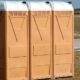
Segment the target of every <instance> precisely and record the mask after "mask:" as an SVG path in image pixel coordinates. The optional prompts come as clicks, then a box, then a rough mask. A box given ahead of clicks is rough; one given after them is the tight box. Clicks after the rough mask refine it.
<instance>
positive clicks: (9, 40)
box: [0, 11, 74, 80]
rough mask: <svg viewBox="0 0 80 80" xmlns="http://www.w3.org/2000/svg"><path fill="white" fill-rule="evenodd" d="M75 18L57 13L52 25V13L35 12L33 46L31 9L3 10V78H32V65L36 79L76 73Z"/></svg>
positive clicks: (0, 23) (0, 68)
mask: <svg viewBox="0 0 80 80" xmlns="http://www.w3.org/2000/svg"><path fill="white" fill-rule="evenodd" d="M43 14H45V15H43ZM73 17H74V13H73V12H68V11H67V12H64V11H62V12H61V11H59V12H57V11H56V12H53V26H52V15H51V12H46V11H45V12H42V11H40V12H37V11H36V12H35V11H34V12H31V22H30V23H31V28H30V32H31V38H30V39H31V40H30V41H31V49H29V34H28V33H29V21H28V12H17V11H16V12H6V13H5V12H1V13H0V35H1V37H0V74H1V75H0V80H5V78H6V77H7V80H29V79H28V77H29V73H30V72H29V68H30V69H31V74H30V76H31V78H32V79H42V78H49V77H50V78H51V77H52V76H53V77H67V76H74V52H73V34H74V32H73V31H74V29H73ZM52 29H53V34H52ZM52 35H53V47H52ZM52 48H53V50H52ZM29 50H31V56H29ZM52 51H54V52H53V53H52ZM52 55H53V56H52ZM29 58H30V59H31V66H29V64H30V63H29ZM52 58H53V59H52ZM6 73H7V74H6ZM4 76H6V77H4Z"/></svg>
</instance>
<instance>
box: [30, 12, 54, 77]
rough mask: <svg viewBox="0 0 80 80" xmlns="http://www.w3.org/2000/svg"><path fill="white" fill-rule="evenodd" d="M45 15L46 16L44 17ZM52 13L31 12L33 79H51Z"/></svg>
mask: <svg viewBox="0 0 80 80" xmlns="http://www.w3.org/2000/svg"><path fill="white" fill-rule="evenodd" d="M44 14H45V15H44ZM51 32H52V31H51V12H49V11H45V12H44V11H43V12H42V11H40V12H39V11H32V12H31V77H32V79H40V78H49V77H51V74H50V73H51V72H50V69H51V53H52V51H51V45H52V43H51V41H52V37H51V35H52V34H51Z"/></svg>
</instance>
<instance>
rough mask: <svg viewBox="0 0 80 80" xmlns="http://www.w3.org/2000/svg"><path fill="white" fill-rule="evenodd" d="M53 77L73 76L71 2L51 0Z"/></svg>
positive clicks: (72, 11) (72, 15)
mask: <svg viewBox="0 0 80 80" xmlns="http://www.w3.org/2000/svg"><path fill="white" fill-rule="evenodd" d="M50 4H51V7H52V10H53V12H52V14H53V22H52V23H53V41H52V42H53V58H52V59H53V60H52V62H53V63H52V69H53V77H54V78H56V77H68V76H74V48H73V39H74V35H73V34H74V10H73V7H72V4H69V3H66V2H59V1H53V2H51V3H50Z"/></svg>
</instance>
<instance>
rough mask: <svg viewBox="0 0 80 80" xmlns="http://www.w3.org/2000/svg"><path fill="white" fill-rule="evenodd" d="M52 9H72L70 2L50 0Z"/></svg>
mask: <svg viewBox="0 0 80 80" xmlns="http://www.w3.org/2000/svg"><path fill="white" fill-rule="evenodd" d="M50 4H51V6H52V9H53V11H73V10H74V9H73V6H72V4H70V3H67V2H62V1H51V2H50Z"/></svg>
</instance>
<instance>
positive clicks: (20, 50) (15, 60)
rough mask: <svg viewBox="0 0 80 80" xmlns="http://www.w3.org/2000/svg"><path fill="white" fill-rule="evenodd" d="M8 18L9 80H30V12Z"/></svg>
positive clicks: (15, 13)
mask: <svg viewBox="0 0 80 80" xmlns="http://www.w3.org/2000/svg"><path fill="white" fill-rule="evenodd" d="M6 17H7V19H6V20H7V22H6V25H7V26H6V38H7V39H6V40H7V41H6V47H7V80H28V64H29V63H28V50H29V49H28V48H29V47H28V12H21V11H20V12H18V11H15V12H7V14H6Z"/></svg>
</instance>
